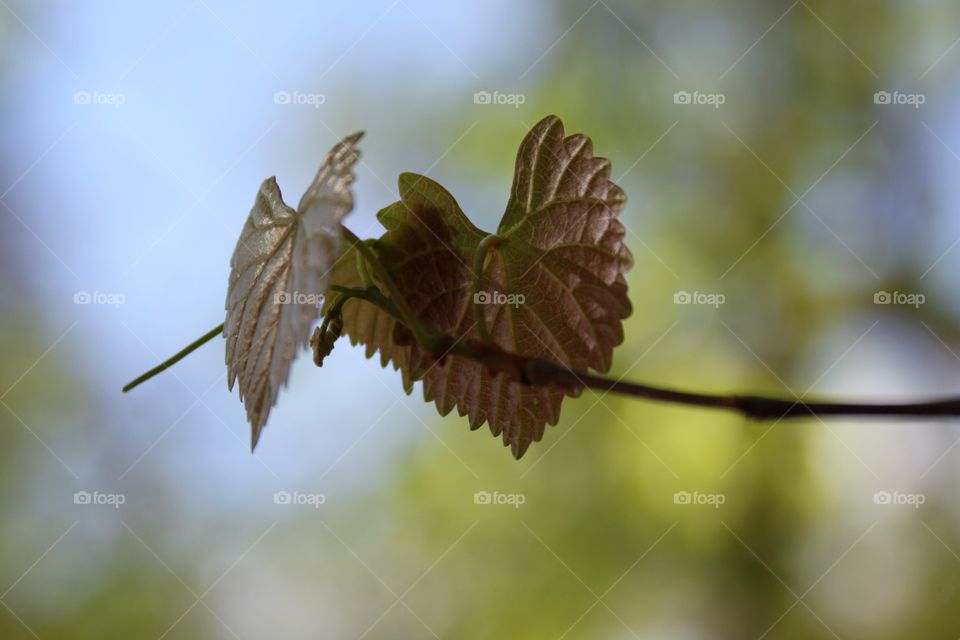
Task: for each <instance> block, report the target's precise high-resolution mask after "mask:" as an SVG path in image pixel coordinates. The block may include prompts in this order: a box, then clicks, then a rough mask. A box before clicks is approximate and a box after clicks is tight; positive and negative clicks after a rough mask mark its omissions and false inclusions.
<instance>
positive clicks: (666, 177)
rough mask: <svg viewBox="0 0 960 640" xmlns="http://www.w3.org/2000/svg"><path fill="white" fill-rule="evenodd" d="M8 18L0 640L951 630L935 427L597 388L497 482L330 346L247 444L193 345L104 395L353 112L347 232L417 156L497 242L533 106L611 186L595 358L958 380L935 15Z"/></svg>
mask: <svg viewBox="0 0 960 640" xmlns="http://www.w3.org/2000/svg"><path fill="white" fill-rule="evenodd" d="M0 34H2V38H0V43H2V44H0V56H2V58H0V65H2V71H0V74H2V75H0V80H2V83H3V86H4V90H3V92H2V96H0V115H2V118H0V123H2V124H0V131H2V132H3V136H2V137H0V149H2V150H3V154H2V159H0V178H2V179H0V189H2V190H4V191H5V193H3V196H2V198H0V202H2V205H3V206H2V207H0V225H2V226H0V229H2V235H0V249H2V250H0V264H2V268H3V272H4V276H5V277H4V278H3V280H2V285H0V286H2V289H0V304H2V314H0V323H2V325H0V328H2V331H0V344H2V347H3V350H2V353H3V358H0V393H2V395H0V429H2V433H3V436H4V438H3V446H2V447H0V473H2V477H3V481H2V483H0V510H2V511H0V512H2V513H3V517H2V518H0V604H2V605H3V606H2V607H0V637H3V638H31V637H37V638H40V639H41V640H48V639H49V640H53V639H57V638H121V637H124V638H126V637H131V638H171V639H172V638H197V637H203V638H208V637H213V638H234V637H238V638H273V637H281V638H291V639H293V638H360V637H363V638H407V637H410V638H429V637H433V636H434V635H436V636H438V637H443V638H499V637H503V638H528V637H529V638H597V637H604V638H633V637H636V638H681V639H692V638H731V639H741V638H805V639H806V638H834V637H839V638H871V639H886V638H891V639H892V638H956V637H958V636H960V618H958V617H957V614H956V611H957V608H958V605H960V592H958V587H960V508H958V504H957V487H958V480H960V474H958V471H957V465H958V460H960V458H958V456H960V452H958V450H957V449H956V448H955V447H954V445H955V444H956V442H957V441H958V440H957V439H958V438H960V431H958V429H957V426H956V423H955V421H948V420H942V421H929V422H925V423H912V422H900V423H891V422H871V421H845V420H838V421H831V422H828V423H823V422H820V421H818V420H798V421H794V422H791V423H789V424H787V423H779V424H755V423H748V422H745V421H743V420H742V419H739V418H737V417H734V416H730V415H725V414H721V413H715V412H707V411H699V410H689V409H683V408H677V407H670V406H657V405H653V404H649V403H645V402H639V401H635V400H630V399H623V398H619V397H613V396H603V395H602V394H595V393H591V392H587V393H585V394H584V395H583V396H582V397H581V398H579V399H577V400H572V401H567V402H566V403H565V407H564V411H563V416H562V418H561V421H560V424H559V425H557V426H556V427H552V428H549V429H548V430H547V433H546V434H545V436H544V439H543V441H542V442H541V443H539V444H535V445H533V446H532V447H531V449H530V451H529V452H528V454H527V455H526V457H525V458H524V459H523V460H522V461H520V462H517V461H514V460H513V459H512V458H511V457H510V455H509V452H508V451H507V450H505V449H504V448H503V447H502V446H500V442H499V441H498V440H495V439H493V438H491V437H490V435H489V433H487V432H486V431H485V430H481V431H478V432H470V431H469V430H468V428H467V424H466V420H465V419H462V418H457V417H454V416H448V417H447V418H440V417H439V416H437V415H436V413H435V412H434V411H433V410H432V407H430V406H427V405H425V404H424V403H423V402H422V401H421V399H420V396H419V394H420V388H419V386H418V387H417V389H416V391H415V393H414V396H412V397H398V395H399V394H400V393H401V386H400V382H399V377H398V376H397V375H396V374H395V373H394V372H389V371H388V372H384V371H380V370H379V368H378V367H377V366H376V365H375V363H374V362H368V361H364V360H363V358H362V353H361V352H360V350H357V349H350V348H348V347H346V346H345V345H339V346H338V347H337V350H336V351H335V352H334V355H333V356H332V357H331V359H330V360H329V365H325V366H324V368H323V369H322V370H316V369H314V368H312V367H311V366H310V364H309V362H300V363H298V366H297V368H295V373H294V378H293V380H292V382H291V387H290V388H289V389H288V390H287V391H286V392H284V393H283V394H282V395H281V398H280V407H279V408H278V410H277V411H276V412H275V414H274V416H273V417H272V420H271V423H270V425H269V427H268V428H267V430H266V432H265V433H264V436H263V439H262V445H261V447H260V448H259V449H258V451H257V454H256V456H251V455H250V453H249V451H248V450H246V449H245V442H246V441H247V438H248V436H247V433H246V431H245V430H246V424H245V421H244V417H243V413H242V408H241V407H240V406H239V403H238V402H237V400H236V397H235V396H231V395H230V394H228V392H227V391H226V389H225V384H224V382H223V379H222V375H223V365H222V352H221V351H220V349H221V347H220V346H219V345H214V346H208V347H206V348H205V349H204V350H203V351H201V352H198V353H197V354H195V355H194V356H192V357H191V358H190V359H189V360H188V361H186V362H184V363H183V364H182V365H178V367H179V368H178V369H177V370H175V371H173V372H171V373H168V374H164V376H162V377H160V378H157V379H156V380H154V381H151V382H150V383H149V384H147V385H145V386H144V387H143V388H141V389H138V390H137V391H136V393H135V394H131V395H129V396H121V395H120V394H119V387H120V385H121V384H122V383H123V382H125V381H126V379H127V378H129V377H130V376H131V374H134V373H137V372H138V371H139V370H140V369H143V368H145V367H146V366H148V365H151V364H153V363H154V362H155V361H156V360H157V358H158V357H160V356H161V355H166V354H169V353H172V352H173V351H175V350H176V349H177V348H179V347H180V346H182V344H186V343H187V342H188V341H189V340H191V339H192V338H193V337H195V336H196V335H199V334H200V333H202V332H203V331H204V330H206V329H207V328H208V327H209V326H213V325H215V324H216V323H217V322H218V321H219V320H220V317H221V314H222V298H223V295H224V291H225V286H224V285H225V282H226V272H227V265H228V262H227V261H228V256H229V253H230V251H231V250H232V248H233V245H234V242H235V237H236V234H237V233H238V232H239V229H240V227H241V225H242V222H243V219H244V216H245V215H246V212H247V211H248V209H249V206H250V202H251V201H252V197H253V194H254V193H255V189H256V187H257V185H258V184H259V182H260V181H261V180H262V179H263V178H264V177H266V176H267V175H272V174H276V175H277V176H278V180H279V181H280V184H281V187H283V188H285V189H286V190H287V194H288V200H289V201H295V200H296V198H295V197H294V195H291V194H295V193H297V192H298V190H299V189H300V188H302V186H301V185H305V184H306V183H307V181H308V180H309V177H310V176H311V174H312V172H313V171H314V170H315V166H316V162H317V161H318V160H319V158H320V157H321V155H322V153H323V151H324V150H325V149H326V148H328V147H329V146H330V144H332V142H333V141H334V140H335V139H336V138H337V137H339V136H340V135H342V134H345V133H348V132H350V131H352V130H355V129H358V128H365V129H367V130H368V131H369V133H368V138H367V139H365V144H364V151H365V156H364V165H363V166H362V167H361V169H360V171H359V178H358V183H357V184H358V191H359V197H358V211H357V212H356V214H354V216H352V217H351V218H350V219H348V224H349V226H351V228H352V229H354V231H355V232H357V233H358V235H367V236H370V235H376V234H378V233H379V230H378V229H377V227H376V223H375V218H374V214H375V212H376V210H377V209H378V208H379V207H382V206H385V205H386V204H388V203H389V202H390V201H392V200H393V199H395V197H396V188H395V176H396V175H397V174H399V173H400V172H401V171H407V170H410V171H420V172H426V173H427V174H429V175H430V176H431V177H433V178H435V179H436V180H438V181H439V182H440V183H441V184H444V185H445V186H447V188H448V189H450V190H451V192H452V193H454V194H455V195H456V196H457V197H458V199H459V200H460V203H461V205H462V206H463V208H464V210H465V211H466V212H467V213H468V215H470V216H471V217H472V218H473V219H474V220H475V221H476V222H477V223H478V224H479V225H480V226H482V227H485V228H493V227H495V225H496V221H497V219H498V217H499V215H500V212H501V211H502V209H503V205H504V203H505V201H506V197H507V194H508V189H509V182H510V178H511V175H512V170H513V158H514V154H515V151H516V147H517V145H518V144H519V141H520V139H521V138H522V136H523V134H524V132H525V131H526V130H527V129H528V128H529V127H530V126H531V125H532V124H533V123H534V122H536V121H537V120H538V119H539V118H540V117H542V116H543V115H546V114H548V113H556V114H558V115H559V116H560V117H561V118H562V119H563V120H564V122H565V124H566V127H567V130H568V131H569V132H585V133H587V134H588V135H590V136H591V137H592V138H593V140H594V145H595V149H596V150H597V152H598V153H599V154H601V155H605V156H607V157H609V158H611V160H612V161H613V175H614V176H615V177H617V178H618V180H619V182H620V184H621V185H622V186H623V187H624V189H625V190H626V192H627V194H628V198H629V200H628V205H627V208H626V210H625V211H624V214H623V218H624V222H625V224H626V225H627V226H628V228H629V233H628V244H629V246H630V247H631V249H632V251H633V253H634V256H635V258H636V265H635V267H634V268H633V270H632V271H631V272H630V274H629V284H630V293H631V299H632V301H633V304H634V313H633V315H632V316H631V317H630V318H629V319H628V320H627V322H626V325H625V334H626V340H625V342H624V344H623V345H622V346H620V347H619V348H618V350H617V351H616V354H615V362H614V367H613V370H612V374H613V375H616V376H621V375H623V376H627V377H629V378H630V379H636V380H641V381H647V382H651V383H658V384H664V385H673V386H678V387H684V388H690V389H698V390H710V391H743V392H763V393H771V394H777V395H782V396H785V397H793V395H794V394H795V395H797V396H803V395H804V394H807V393H811V394H814V395H823V396H851V397H854V398H857V399H864V400H868V399H881V398H882V399H896V398H913V397H926V396H934V395H938V394H946V393H957V390H958V389H960V375H958V374H960V362H958V354H960V330H958V326H960V324H958V316H960V304H958V303H957V296H956V292H957V284H958V282H957V277H956V275H955V274H956V272H957V268H960V250H958V251H954V246H955V245H956V244H957V240H958V238H960V224H958V218H957V215H956V211H957V208H958V202H960V199H958V196H960V191H958V189H957V187H956V184H957V180H956V178H957V176H958V171H960V156H958V152H960V126H958V124H960V121H958V119H957V117H956V114H957V113H958V107H960V94H958V91H957V83H956V78H957V77H958V71H960V46H957V42H958V39H960V9H958V8H957V7H956V6H955V5H954V4H952V3H949V2H936V1H933V2H924V3H896V2H888V3H878V2H860V1H857V2H844V3H836V2H825V1H816V0H807V1H801V2H797V3H790V2H750V1H741V2H733V1H731V2H721V3H703V2H666V1H662V2H655V1H644V2H629V1H626V0H622V1H620V0H600V1H599V2H595V3H592V4H591V2H589V1H588V2H574V1H564V2H530V3H522V5H521V6H515V5H514V4H512V3H509V2H493V3H476V4H471V3H463V4H457V5H456V6H448V5H447V4H446V3H430V2H417V1H414V0H401V1H399V2H394V3H392V4H391V3H389V2H380V3H377V2H364V3H355V4H349V3H348V4H343V3H336V4H334V3H298V2H292V1H291V2H280V3H275V4H268V3H255V2H247V3H226V2H215V1H213V0H205V1H201V2H194V3H192V4H191V3H182V4H171V5H170V6H167V5H165V4H157V5H150V4H147V3H144V4H142V5H137V6H128V5H127V4H125V3H111V2H89V3H67V2H63V3H58V2H38V3H27V2H22V3H16V2H11V1H10V0H5V2H4V3H2V6H0ZM76 91H88V92H95V91H100V92H116V93H119V94H120V95H123V96H124V98H125V103H124V104H123V106H122V107H120V108H116V109H115V108H112V107H103V106H97V105H92V106H91V105H77V104H76V103H75V102H74V101H73V98H72V96H73V94H74V93H75V92H76ZM277 91H289V92H296V91H299V92H302V93H304V94H322V95H323V96H324V104H322V105H320V106H319V107H318V108H316V109H314V108H312V107H310V106H299V107H297V106H291V105H282V104H276V103H275V101H274V99H273V95H274V93H275V92H277ZM478 91H491V92H492V91H499V92H501V93H504V94H520V95H522V96H523V98H522V99H523V104H522V105H520V106H519V107H518V108H514V107H513V106H507V105H478V104H475V103H474V100H473V94H474V93H475V92H478ZM678 91H688V92H695V91H697V92H700V93H703V94H722V95H723V97H724V103H723V104H722V105H720V106H719V107H718V108H714V107H712V106H708V105H682V104H676V103H675V102H674V93H675V92H678ZM882 91H887V92H890V93H891V94H892V93H894V92H900V94H919V95H922V96H923V99H924V103H923V104H922V105H920V106H919V108H914V107H913V106H911V105H903V104H901V105H897V104H890V105H886V104H877V102H876V101H875V97H874V94H875V93H876V92H882ZM258 136H259V137H258ZM197 202H199V203H201V204H199V205H198V204H196V203H197ZM78 291H102V292H110V293H115V294H121V295H123V296H124V303H123V304H122V305H120V306H118V307H116V308H114V307H110V306H107V305H76V304H74V303H73V296H74V294H75V293H77V292H78ZM681 291H687V292H701V293H712V294H722V295H723V296H724V303H723V304H722V305H719V306H718V307H711V306H706V305H677V304H674V295H675V294H676V293H678V292H681ZM881 291H888V292H901V293H908V294H918V293H919V294H922V295H923V296H924V304H922V305H920V306H918V307H913V306H908V305H898V304H892V305H878V304H875V302H874V297H875V294H877V293H878V292H881ZM302 360H304V361H309V358H307V357H304V358H302ZM77 491H91V492H93V491H99V492H102V493H117V494H121V495H122V496H123V497H124V504H123V505H122V506H121V507H120V508H119V509H115V508H112V507H110V506H106V505H100V506H89V505H78V504H75V502H74V499H73V495H74V493H75V492H77ZM278 491H289V492H300V493H304V494H323V496H324V497H325V502H324V504H323V505H321V506H320V507H319V508H316V509H314V508H311V507H310V506H306V505H300V506H292V505H282V504H276V503H275V501H274V494H275V493H276V492H278ZM480 491H486V492H491V493H493V492H499V493H500V494H510V495H519V496H522V501H523V504H522V505H520V506H518V507H514V506H509V505H478V504H476V503H475V501H474V494H475V493H476V492H480ZM884 491H885V492H889V493H890V494H895V495H898V496H904V495H909V496H916V495H919V496H922V498H921V499H922V501H923V504H921V505H919V506H918V507H916V508H915V507H914V506H911V505H905V504H901V505H886V504H877V501H876V500H875V494H876V493H877V492H884ZM677 492H689V493H691V494H697V495H721V496H722V500H723V504H722V505H719V506H716V507H715V506H712V505H703V504H700V505H684V504H677V503H676V501H675V495H676V494H677Z"/></svg>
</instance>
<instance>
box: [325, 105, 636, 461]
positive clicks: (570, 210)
mask: <svg viewBox="0 0 960 640" xmlns="http://www.w3.org/2000/svg"><path fill="white" fill-rule="evenodd" d="M609 176H610V163H609V161H607V160H606V159H605V158H595V157H593V151H592V145H591V143H590V140H589V139H588V138H587V137H585V136H583V135H573V136H570V137H564V133H563V125H562V123H561V122H560V120H559V119H558V118H556V117H555V116H550V117H547V118H545V119H543V120H542V121H540V122H539V123H538V124H537V125H536V126H535V127H534V128H533V129H532V130H531V131H530V133H528V134H527V136H526V137H525V138H524V140H523V143H522V144H521V146H520V151H519V153H518V156H517V164H516V172H515V176H514V182H513V188H512V190H511V196H510V200H509V202H508V205H507V210H506V213H505V214H504V216H503V220H502V221H501V224H500V226H499V228H498V232H497V235H498V236H499V239H498V240H497V241H496V243H495V246H494V248H493V249H491V250H490V251H489V252H488V253H487V256H486V260H485V261H484V265H483V271H482V274H481V278H480V283H481V287H480V289H479V292H480V294H481V295H482V296H486V299H485V302H487V303H486V304H483V306H482V309H481V310H482V316H483V318H484V322H485V324H486V326H487V327H488V330H489V333H490V336H491V339H492V340H493V342H494V343H496V344H497V345H498V346H499V347H501V348H503V349H505V350H507V351H511V352H514V353H518V354H521V355H525V356H530V357H540V358H545V359H548V360H551V361H554V362H557V363H560V364H562V365H565V366H567V367H569V368H570V369H573V370H586V369H588V368H592V369H595V370H597V371H601V372H605V371H607V370H608V369H609V368H610V363H611V358H612V350H613V347H614V346H616V345H617V344H619V343H620V342H622V340H623V329H622V322H621V321H622V319H623V318H625V317H626V316H627V315H629V313H630V303H629V300H628V299H627V287H626V280H625V279H624V272H625V271H626V270H627V269H628V268H629V267H630V265H631V264H632V258H631V255H630V252H629V251H628V250H627V248H626V246H625V245H624V243H623V236H624V228H623V225H622V224H621V222H620V221H619V219H618V218H617V215H618V213H619V212H620V210H621V209H622V208H623V205H624V202H625V197H624V194H623V191H622V190H621V189H620V188H619V187H618V186H617V185H615V184H614V183H613V182H612V181H611V180H610V177H609ZM399 186H400V201H399V202H396V203H394V204H392V205H390V206H389V207H387V208H385V209H383V210H382V211H381V212H380V213H379V214H378V218H379V219H380V220H381V222H382V223H383V224H384V226H385V227H386V228H387V231H386V233H385V234H384V235H383V236H382V237H381V238H380V239H379V240H378V241H376V243H375V244H374V248H375V249H376V252H377V254H378V256H379V259H380V261H381V262H382V263H383V264H384V266H385V267H386V269H387V270H388V271H389V272H390V274H391V277H392V278H393V279H394V282H395V284H396V286H397V288H398V289H399V291H400V294H401V295H403V296H404V297H405V299H406V300H407V303H408V304H409V306H410V307H411V309H412V310H413V311H414V313H415V314H416V316H417V318H418V319H419V320H420V322H422V323H423V324H425V325H427V326H430V327H433V328H434V329H436V330H438V331H440V332H442V333H445V334H449V335H452V336H454V337H455V338H458V339H461V340H463V339H480V337H481V334H480V331H479V329H478V326H477V323H476V319H475V314H474V308H473V305H474V295H473V294H474V284H475V275H474V272H473V265H474V260H475V257H476V254H477V251H478V248H479V246H480V243H481V241H483V239H484V238H485V237H486V236H487V235H488V234H487V233H485V232H483V231H481V230H480V229H477V228H476V227H475V226H474V225H473V224H472V223H471V222H470V221H469V219H468V218H467V217H466V216H465V215H464V213H463V212H462V211H461V209H460V207H459V206H458V205H457V203H456V200H455V199H454V198H453V196H451V195H450V194H449V193H448V192H447V191H446V190H445V189H443V187H441V186H440V185H438V184H437V183H435V182H433V181H432V180H430V179H429V178H426V177H424V176H418V175H414V174H403V175H401V176H400V180H399ZM337 278H343V279H344V281H348V282H351V284H350V285H349V286H358V285H357V284H356V282H357V281H358V280H359V279H360V275H359V273H358V271H357V270H356V268H355V267H354V265H352V264H351V263H350V261H349V260H346V261H345V262H344V263H343V266H342V268H341V269H338V270H337V276H336V277H335V280H334V281H335V282H337V283H338V284H339V283H340V281H339V280H338V279H337ZM343 319H344V328H345V331H346V332H347V334H348V335H350V337H351V340H352V341H354V342H362V343H364V344H366V345H367V355H368V357H369V356H371V355H372V353H373V352H374V351H375V350H377V349H379V350H380V352H381V361H382V362H383V364H384V365H385V364H386V362H388V361H391V362H393V364H394V366H395V367H398V368H399V369H400V370H401V371H402V372H403V375H404V387H405V388H406V389H407V391H408V392H409V391H410V388H411V386H412V382H413V381H414V380H423V387H424V397H425V398H426V399H427V400H428V401H434V402H436V404H437V408H438V410H439V411H440V413H441V414H442V415H446V414H447V413H449V412H450V411H451V410H452V409H453V408H454V407H456V408H457V410H458V412H459V413H460V415H467V416H468V417H469V421H470V426H471V428H474V429H475V428H477V427H479V426H480V425H481V424H483V423H484V422H488V423H489V424H490V428H491V431H492V432H493V433H494V435H498V434H500V435H502V437H503V441H504V444H507V445H510V446H511V448H512V451H513V453H514V455H515V456H516V457H518V458H519V457H520V456H522V455H523V453H524V452H525V451H526V449H527V447H528V446H529V445H530V443H531V442H533V441H537V440H540V438H541V437H542V435H543V431H544V427H545V425H547V424H556V422H557V420H558V419H559V415H560V404H561V402H562V400H563V397H564V395H565V394H566V395H576V394H577V393H578V392H577V391H576V390H571V389H566V390H562V389H558V388H549V387H535V386H527V385H523V384H521V383H519V382H517V381H516V380H513V379H510V378H508V377H507V376H506V374H503V373H496V374H493V373H490V372H488V371H486V370H485V369H484V367H482V366H481V365H480V364H478V363H477V362H475V361H473V360H469V359H464V358H461V357H457V356H452V357H449V358H444V359H442V360H440V361H437V360H436V359H435V358H433V357H431V355H430V354H427V353H425V352H424V350H423V349H422V348H421V347H420V346H419V345H417V344H412V345H409V346H404V345H399V344H396V342H395V341H394V340H393V335H394V324H395V322H394V321H393V319H392V318H390V317H389V316H388V315H387V314H385V313H383V312H381V311H380V310H378V309H376V308H375V307H373V306H372V305H369V304H365V303H361V302H350V303H348V304H347V306H345V307H344V316H343Z"/></svg>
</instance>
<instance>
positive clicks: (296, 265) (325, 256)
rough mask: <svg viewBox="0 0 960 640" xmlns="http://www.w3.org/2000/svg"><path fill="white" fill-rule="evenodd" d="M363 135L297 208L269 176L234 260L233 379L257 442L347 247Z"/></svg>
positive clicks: (336, 154)
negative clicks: (344, 232)
mask: <svg viewBox="0 0 960 640" xmlns="http://www.w3.org/2000/svg"><path fill="white" fill-rule="evenodd" d="M362 135H363V133H362V132H359V133H355V134H353V135H352V136H349V137H347V138H344V139H343V140H342V141H341V142H339V143H338V144H337V145H335V146H334V147H333V149H331V150H330V152H329V153H328V154H327V156H326V158H325V159H324V161H323V164H322V165H321V166H320V170H319V171H318V172H317V175H316V177H315V178H314V180H313V183H312V184H311V185H310V188H309V189H307V191H306V193H304V195H303V198H302V199H301V200H300V205H299V207H298V209H297V210H296V211H294V210H293V209H291V208H290V207H288V206H287V205H286V204H284V202H283V198H282V197H281V194H280V188H279V187H278V186H277V181H276V179H275V178H272V177H271V178H267V179H266V180H264V182H263V184H262V185H260V191H259V192H258V193H257V198H256V201H255V202H254V205H253V209H252V210H251V211H250V215H249V217H248V218H247V222H246V225H245V226H244V228H243V231H242V233H241V234H240V240H239V241H238V242H237V246H236V249H235V250H234V252H233V257H232V258H231V260H230V280H229V285H228V288H227V302H226V309H227V315H226V321H225V323H224V329H223V333H224V337H225V338H226V341H227V352H226V363H227V385H228V387H229V388H230V389H233V385H234V383H235V382H237V381H239V391H240V398H241V400H243V403H244V406H245V408H246V411H247V419H248V420H249V422H250V427H251V446H252V447H256V445H257V440H258V439H259V438H260V432H261V430H262V429H263V426H264V424H266V421H267V416H268V415H269V413H270V409H271V408H272V407H273V405H274V404H276V401H277V393H278V392H279V390H280V387H282V386H283V385H284V384H285V383H286V381H287V376H288V375H289V372H290V363H291V362H292V361H293V358H294V356H296V353H297V351H298V350H299V349H300V348H301V347H303V346H305V345H306V344H307V341H308V339H309V337H310V325H311V324H313V322H314V321H316V319H317V317H318V316H319V314H320V303H319V300H318V295H319V294H320V293H321V292H323V291H324V290H325V289H326V286H327V280H328V278H329V273H330V270H331V267H332V266H333V264H334V261H335V260H336V258H337V256H338V254H339V252H340V233H339V227H340V221H341V220H342V219H343V217H344V216H345V215H347V213H349V212H350V211H351V210H352V209H353V195H352V194H351V192H350V183H351V182H352V181H353V177H354V176H353V171H352V168H353V165H354V164H355V163H356V161H357V159H358V158H359V151H358V150H356V149H355V148H354V145H355V144H356V143H357V141H358V140H359V139H360V138H361V137H362Z"/></svg>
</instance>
